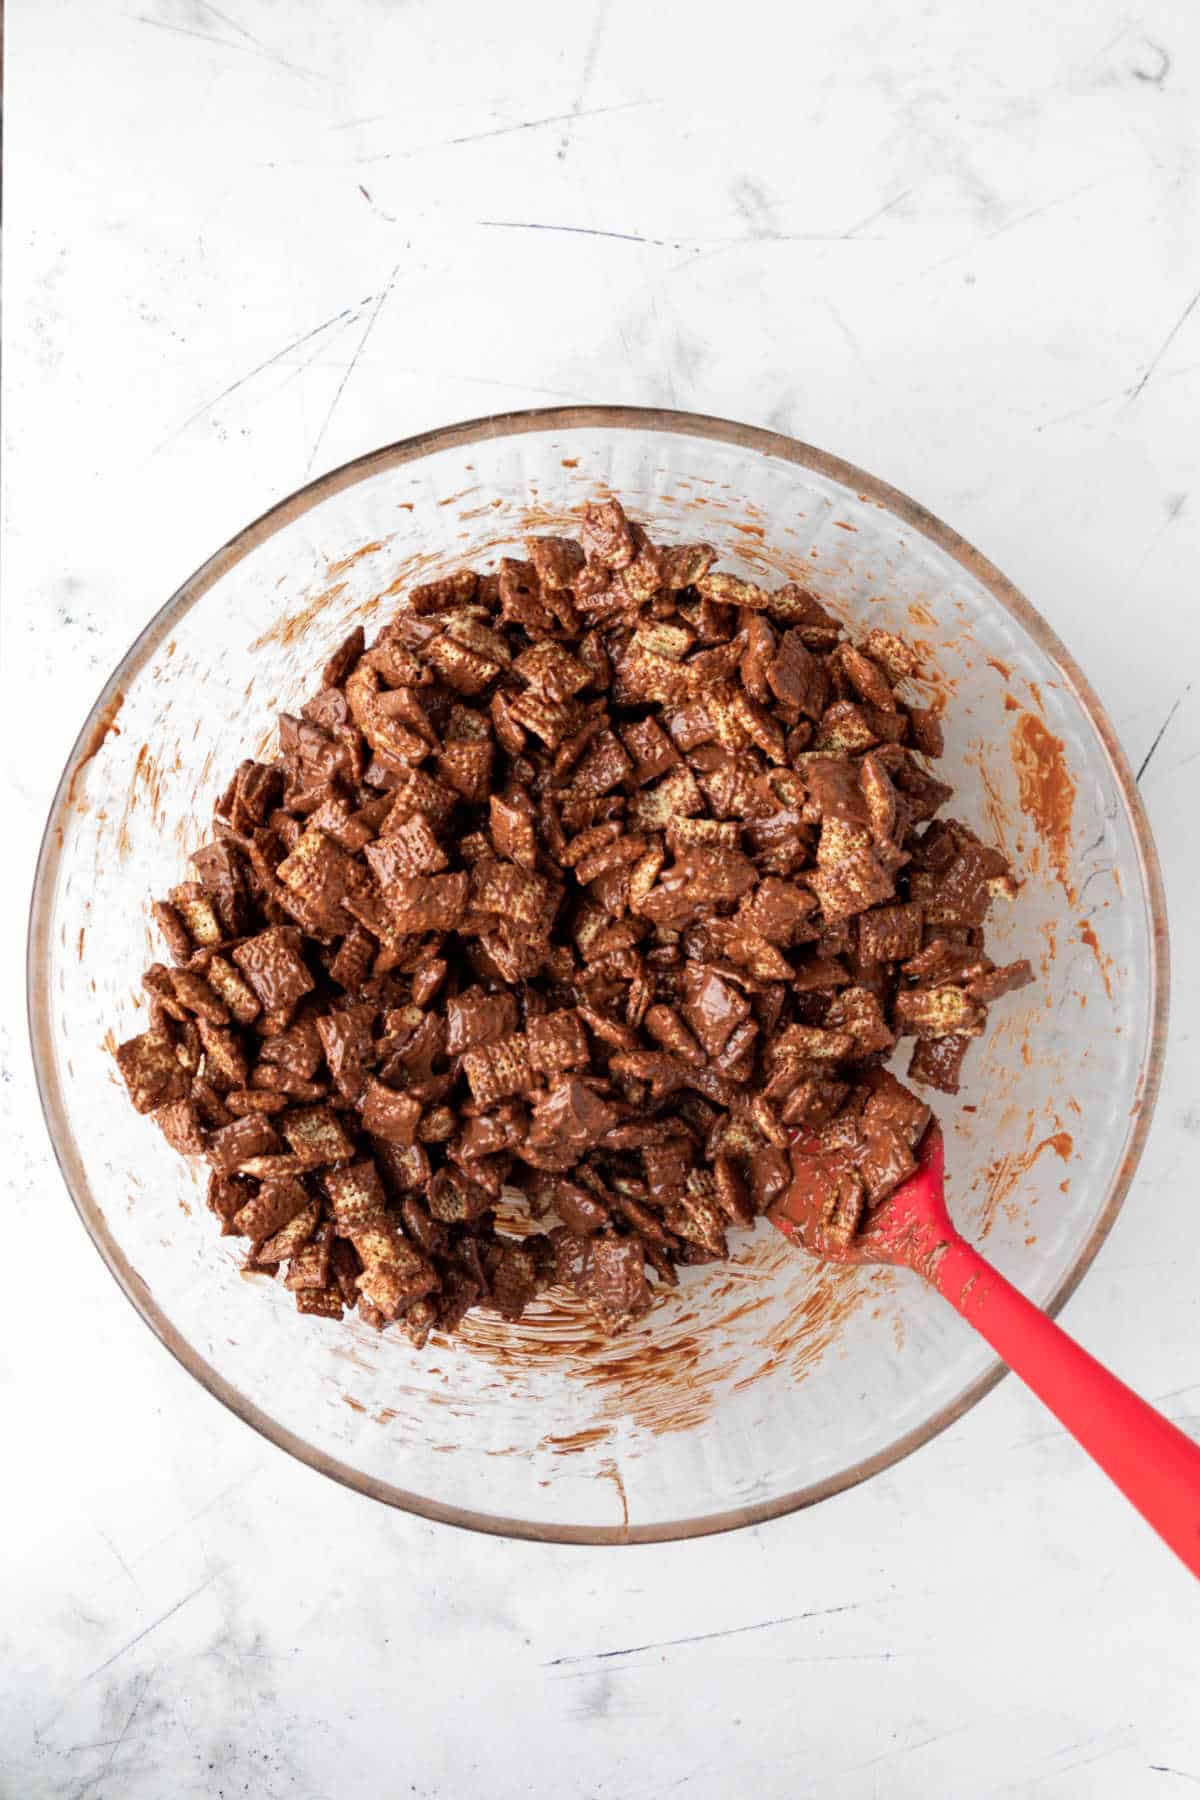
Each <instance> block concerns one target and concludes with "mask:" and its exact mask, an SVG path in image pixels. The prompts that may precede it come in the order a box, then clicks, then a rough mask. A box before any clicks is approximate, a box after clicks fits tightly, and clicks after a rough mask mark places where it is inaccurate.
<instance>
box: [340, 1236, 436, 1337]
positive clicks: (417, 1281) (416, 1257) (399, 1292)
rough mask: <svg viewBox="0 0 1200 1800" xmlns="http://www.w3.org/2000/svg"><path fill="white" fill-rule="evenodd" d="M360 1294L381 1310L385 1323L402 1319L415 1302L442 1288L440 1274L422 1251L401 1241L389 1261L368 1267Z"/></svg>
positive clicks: (361, 1284) (361, 1281) (360, 1278)
mask: <svg viewBox="0 0 1200 1800" xmlns="http://www.w3.org/2000/svg"><path fill="white" fill-rule="evenodd" d="M356 1285H357V1287H358V1291H359V1293H360V1294H363V1295H364V1296H365V1297H366V1298H367V1299H368V1300H369V1301H370V1302H371V1304H372V1306H377V1307H378V1308H379V1310H380V1312H381V1313H382V1314H383V1316H384V1318H385V1319H388V1320H392V1319H398V1318H399V1316H400V1314H401V1313H402V1312H403V1311H404V1310H405V1308H406V1307H409V1306H411V1305H412V1303H413V1301H414V1300H420V1299H423V1298H424V1296H425V1295H426V1294H431V1293H433V1292H434V1291H435V1290H436V1288H437V1286H438V1278H437V1271H436V1270H435V1269H434V1267H433V1265H432V1264H431V1263H429V1262H427V1261H426V1259H425V1258H424V1257H423V1256H422V1255H421V1253H420V1251H419V1250H414V1249H413V1248H412V1246H411V1245H409V1244H405V1243H403V1242H402V1241H398V1242H396V1243H395V1244H394V1246H393V1248H392V1250H391V1252H390V1254H389V1255H388V1258H387V1260H386V1261H380V1262H371V1263H368V1264H367V1266H366V1268H365V1269H364V1270H363V1272H362V1274H361V1275H360V1276H359V1277H358V1281H357V1283H356Z"/></svg>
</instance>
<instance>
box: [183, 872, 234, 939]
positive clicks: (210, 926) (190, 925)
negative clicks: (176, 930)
mask: <svg viewBox="0 0 1200 1800" xmlns="http://www.w3.org/2000/svg"><path fill="white" fill-rule="evenodd" d="M171 905H172V906H173V907H174V908H175V911H176V913H177V914H178V915H179V918H180V919H181V920H182V921H183V925H184V928H185V930H186V931H187V933H188V935H189V937H190V938H191V940H192V942H193V943H194V944H198V945H200V946H204V945H206V944H219V943H220V942H221V939H222V938H223V937H224V936H225V932H224V929H223V927H222V925H221V920H220V917H219V915H218V913H217V909H216V906H215V904H214V902H213V899H212V896H211V895H210V894H209V893H207V892H206V891H205V889H204V888H202V887H201V885H200V883H199V882H198V881H185V882H183V883H181V885H180V886H179V887H174V888H172V889H171Z"/></svg>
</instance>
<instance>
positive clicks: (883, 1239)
mask: <svg viewBox="0 0 1200 1800" xmlns="http://www.w3.org/2000/svg"><path fill="white" fill-rule="evenodd" d="M944 1175H945V1153H944V1147H943V1144H942V1134H941V1132H940V1131H939V1130H938V1128H937V1126H936V1125H931V1126H930V1127H929V1129H928V1131H927V1132H926V1133H925V1136H924V1138H923V1139H922V1142H921V1147H920V1151H919V1152H918V1158H917V1169H916V1173H915V1174H913V1175H911V1176H910V1177H909V1178H908V1180H907V1181H905V1182H904V1183H902V1185H901V1186H900V1187H898V1188H897V1189H896V1191H895V1192H894V1193H893V1194H892V1195H890V1196H889V1198H888V1199H886V1200H884V1201H883V1202H882V1203H881V1204H880V1205H879V1206H878V1207H877V1208H876V1209H875V1211H874V1213H873V1214H872V1215H871V1216H870V1218H869V1220H868V1223H867V1227H866V1229H865V1230H864V1231H863V1232H861V1233H860V1234H859V1236H857V1237H855V1238H853V1239H852V1240H851V1242H850V1243H849V1244H848V1245H838V1244H836V1243H833V1242H831V1241H830V1240H829V1238H828V1236H827V1235H826V1234H824V1233H823V1232H822V1229H821V1225H820V1222H819V1220H818V1219H816V1218H815V1217H814V1214H813V1208H812V1201H811V1188H809V1189H807V1190H806V1189H805V1188H804V1187H803V1186H802V1185H801V1184H800V1183H793V1185H792V1187H790V1188H789V1189H788V1190H787V1192H786V1193H785V1194H784V1195H783V1196H782V1198H781V1199H780V1200H779V1201H777V1203H776V1204H775V1206H774V1207H772V1209H771V1211H770V1213H769V1215H768V1216H769V1218H770V1220H771V1223H772V1224H773V1225H777V1226H778V1227H779V1229H780V1231H782V1232H783V1234H784V1236H785V1237H788V1238H791V1239H792V1240H793V1241H794V1242H796V1243H799V1244H802V1245H803V1246H804V1248H805V1249H806V1250H809V1251H811V1252H812V1254H813V1255H815V1256H819V1257H821V1258H823V1259H824V1260H827V1261H832V1262H854V1263H897V1264H899V1265H900V1267H901V1268H905V1269H912V1270H914V1271H915V1273H916V1274H918V1275H922V1276H924V1278H925V1280H926V1281H928V1282H930V1283H931V1284H932V1285H933V1286H934V1287H935V1288H936V1289H937V1290H938V1292H939V1294H941V1295H942V1297H943V1299H946V1300H948V1301H949V1302H950V1304H951V1306H953V1307H954V1308H955V1310H956V1311H958V1312H960V1313H961V1314H962V1316H963V1318H964V1319H965V1320H966V1321H967V1323H968V1324H969V1325H973V1326H974V1327H975V1329H976V1331H978V1332H979V1333H980V1334H981V1336H983V1337H985V1338H986V1339H987V1341H988V1343H989V1344H990V1345H991V1346H992V1349H993V1350H995V1352H996V1353H997V1355H998V1356H1001V1357H1003V1359H1004V1361H1005V1362H1006V1363H1007V1364H1008V1366H1009V1368H1010V1369H1012V1370H1013V1372H1014V1373H1015V1374H1017V1375H1019V1376H1020V1377H1021V1380H1022V1381H1023V1382H1025V1384H1026V1386H1027V1387H1030V1388H1032V1389H1033V1391H1034V1393H1035V1394H1036V1395H1037V1396H1038V1398H1039V1400H1043V1401H1044V1402H1045V1404H1046V1405H1047V1406H1048V1407H1049V1408H1050V1411H1051V1412H1052V1413H1054V1415H1055V1417H1056V1418H1058V1419H1059V1420H1060V1421H1061V1422H1062V1424H1063V1425H1064V1426H1065V1427H1066V1429H1067V1430H1068V1431H1069V1432H1070V1433H1071V1436H1072V1437H1073V1438H1074V1439H1075V1440H1076V1442H1077V1443H1079V1444H1082V1446H1083V1448H1084V1449H1085V1450H1086V1451H1087V1453H1088V1455H1089V1456H1091V1457H1093V1458H1094V1459H1095V1461H1096V1462H1098V1463H1099V1465H1100V1467H1101V1468H1102V1469H1103V1470H1104V1472H1105V1474H1106V1475H1107V1476H1108V1477H1109V1478H1110V1480H1112V1481H1114V1482H1115V1483H1116V1485H1117V1486H1118V1487H1119V1488H1120V1490H1121V1492H1122V1493H1123V1494H1124V1495H1125V1497H1126V1499H1127V1500H1130V1501H1132V1503H1133V1505H1134V1506H1136V1507H1137V1510H1138V1511H1139V1512H1140V1513H1141V1515H1142V1517H1143V1518H1144V1519H1146V1520H1147V1521H1148V1522H1149V1524H1151V1525H1153V1527H1154V1529H1155V1531H1157V1533H1158V1535H1159V1536H1160V1537H1161V1538H1162V1539H1163V1541H1164V1543H1167V1544H1169V1545H1170V1546H1171V1549H1172V1550H1174V1551H1175V1553H1176V1555H1177V1556H1180V1557H1182V1559H1183V1561H1184V1562H1185V1563H1186V1564H1187V1566H1188V1568H1189V1569H1190V1570H1191V1571H1192V1574H1193V1575H1200V1445H1197V1444H1194V1443H1193V1442H1192V1440H1191V1439H1190V1438H1188V1437H1185V1436H1184V1434H1183V1432H1182V1431H1180V1430H1179V1429H1178V1427H1177V1426H1175V1425H1172V1424H1171V1423H1170V1421H1169V1420H1168V1419H1164V1418H1163V1416H1162V1414H1161V1413H1158V1412H1155V1410H1154V1408H1153V1407H1152V1406H1148V1405H1147V1404H1146V1402H1145V1401H1144V1400H1142V1399H1139V1397H1138V1395H1137V1394H1135V1393H1134V1392H1133V1390H1132V1389H1131V1388H1127V1387H1126V1386H1125V1384H1124V1382H1123V1381H1118V1380H1117V1378H1116V1376H1115V1375H1110V1374H1109V1372H1108V1370H1107V1369H1106V1368H1104V1367H1103V1365H1102V1364H1100V1363H1098V1362H1097V1361H1096V1359H1095V1357H1094V1356H1089V1355H1088V1353H1087V1351H1086V1350H1081V1349H1080V1347H1079V1345H1078V1344H1077V1343H1075V1342H1074V1340H1073V1339H1071V1338H1069V1337H1068V1336H1067V1334H1066V1332H1065V1331H1063V1330H1061V1329H1060V1328H1059V1326H1057V1325H1055V1324H1054V1322H1053V1321H1052V1320H1051V1319H1048V1318H1047V1317H1046V1315H1045V1313H1042V1312H1039V1311H1038V1309H1037V1307H1036V1306H1034V1305H1033V1304H1032V1302H1030V1301H1029V1300H1026V1298H1025V1296H1024V1295H1023V1294H1021V1293H1018V1291H1017V1289H1016V1288H1015V1287H1013V1285H1012V1283H1011V1282H1008V1281H1006V1280H1005V1279H1004V1276H1003V1275H1001V1274H1000V1273H999V1272H998V1271H997V1270H996V1269H993V1268H992V1266H991V1264H990V1263H989V1262H986V1261H985V1260H984V1258H983V1257H982V1256H980V1254H979V1252H978V1250H975V1249H972V1247H971V1245H970V1244H968V1243H966V1242H965V1241H964V1240H963V1239H962V1238H961V1237H960V1236H959V1234H958V1232H957V1231H956V1230H955V1229H954V1227H953V1225H952V1224H951V1223H950V1216H949V1214H948V1213H947V1211H946V1201H945V1195H944V1190H943V1182H944Z"/></svg>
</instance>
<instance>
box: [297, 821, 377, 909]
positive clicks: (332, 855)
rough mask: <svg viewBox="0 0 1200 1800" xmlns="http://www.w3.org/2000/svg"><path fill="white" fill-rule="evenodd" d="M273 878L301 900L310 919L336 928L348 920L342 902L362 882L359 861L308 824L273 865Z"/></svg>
mask: <svg viewBox="0 0 1200 1800" xmlns="http://www.w3.org/2000/svg"><path fill="white" fill-rule="evenodd" d="M275 878H276V880H277V881H282V882H283V884H284V886H285V887H287V888H290V889H291V891H292V893H293V894H295V895H297V896H298V898H299V899H300V900H301V901H303V903H304V905H305V906H306V907H307V908H308V911H309V914H310V916H311V917H312V918H313V919H316V920H319V921H320V922H321V924H323V925H325V926H326V927H327V928H329V929H331V930H334V931H338V930H345V929H346V926H347V925H348V924H349V920H348V919H347V917H346V913H345V909H344V907H343V905H342V902H343V900H344V899H345V898H346V895H347V894H348V893H350V892H352V891H353V890H354V889H355V888H357V887H360V886H361V885H362V881H363V872H362V865H361V864H360V863H358V862H356V861H355V860H354V858H353V857H351V856H347V854H346V852H345V851H344V850H343V849H341V848H340V846H339V845H337V844H335V843H334V841H333V839H332V838H331V837H327V836H326V835H325V833H324V832H323V831H321V830H319V829H318V827H317V826H315V825H310V826H309V827H308V829H307V831H305V832H303V833H302V834H301V836H300V837H299V838H298V839H297V840H296V844H295V847H294V848H293V849H292V850H291V852H290V853H289V854H288V855H287V856H285V857H284V859H283V861H282V862H281V863H280V865H279V867H278V868H277V869H276V871H275Z"/></svg>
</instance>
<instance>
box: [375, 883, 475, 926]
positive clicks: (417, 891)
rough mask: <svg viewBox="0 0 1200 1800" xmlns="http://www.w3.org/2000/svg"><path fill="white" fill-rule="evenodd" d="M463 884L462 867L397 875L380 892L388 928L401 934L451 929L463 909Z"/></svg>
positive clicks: (459, 918) (465, 889) (464, 907)
mask: <svg viewBox="0 0 1200 1800" xmlns="http://www.w3.org/2000/svg"><path fill="white" fill-rule="evenodd" d="M467 885H468V877H467V875H466V873H465V872H464V871H463V870H457V871H456V872H455V873H454V874H452V875H408V876H402V877H400V878H398V879H397V880H396V881H394V882H393V883H392V885H391V886H390V887H389V888H388V890H387V893H386V894H385V895H384V900H385V903H386V906H387V910H388V919H389V923H390V925H391V927H392V930H393V931H395V932H398V933H401V934H408V933H415V932H425V931H453V930H454V929H455V927H456V926H457V925H458V923H459V921H460V920H461V919H462V916H463V913H464V912H465V910H466V905H467Z"/></svg>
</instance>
